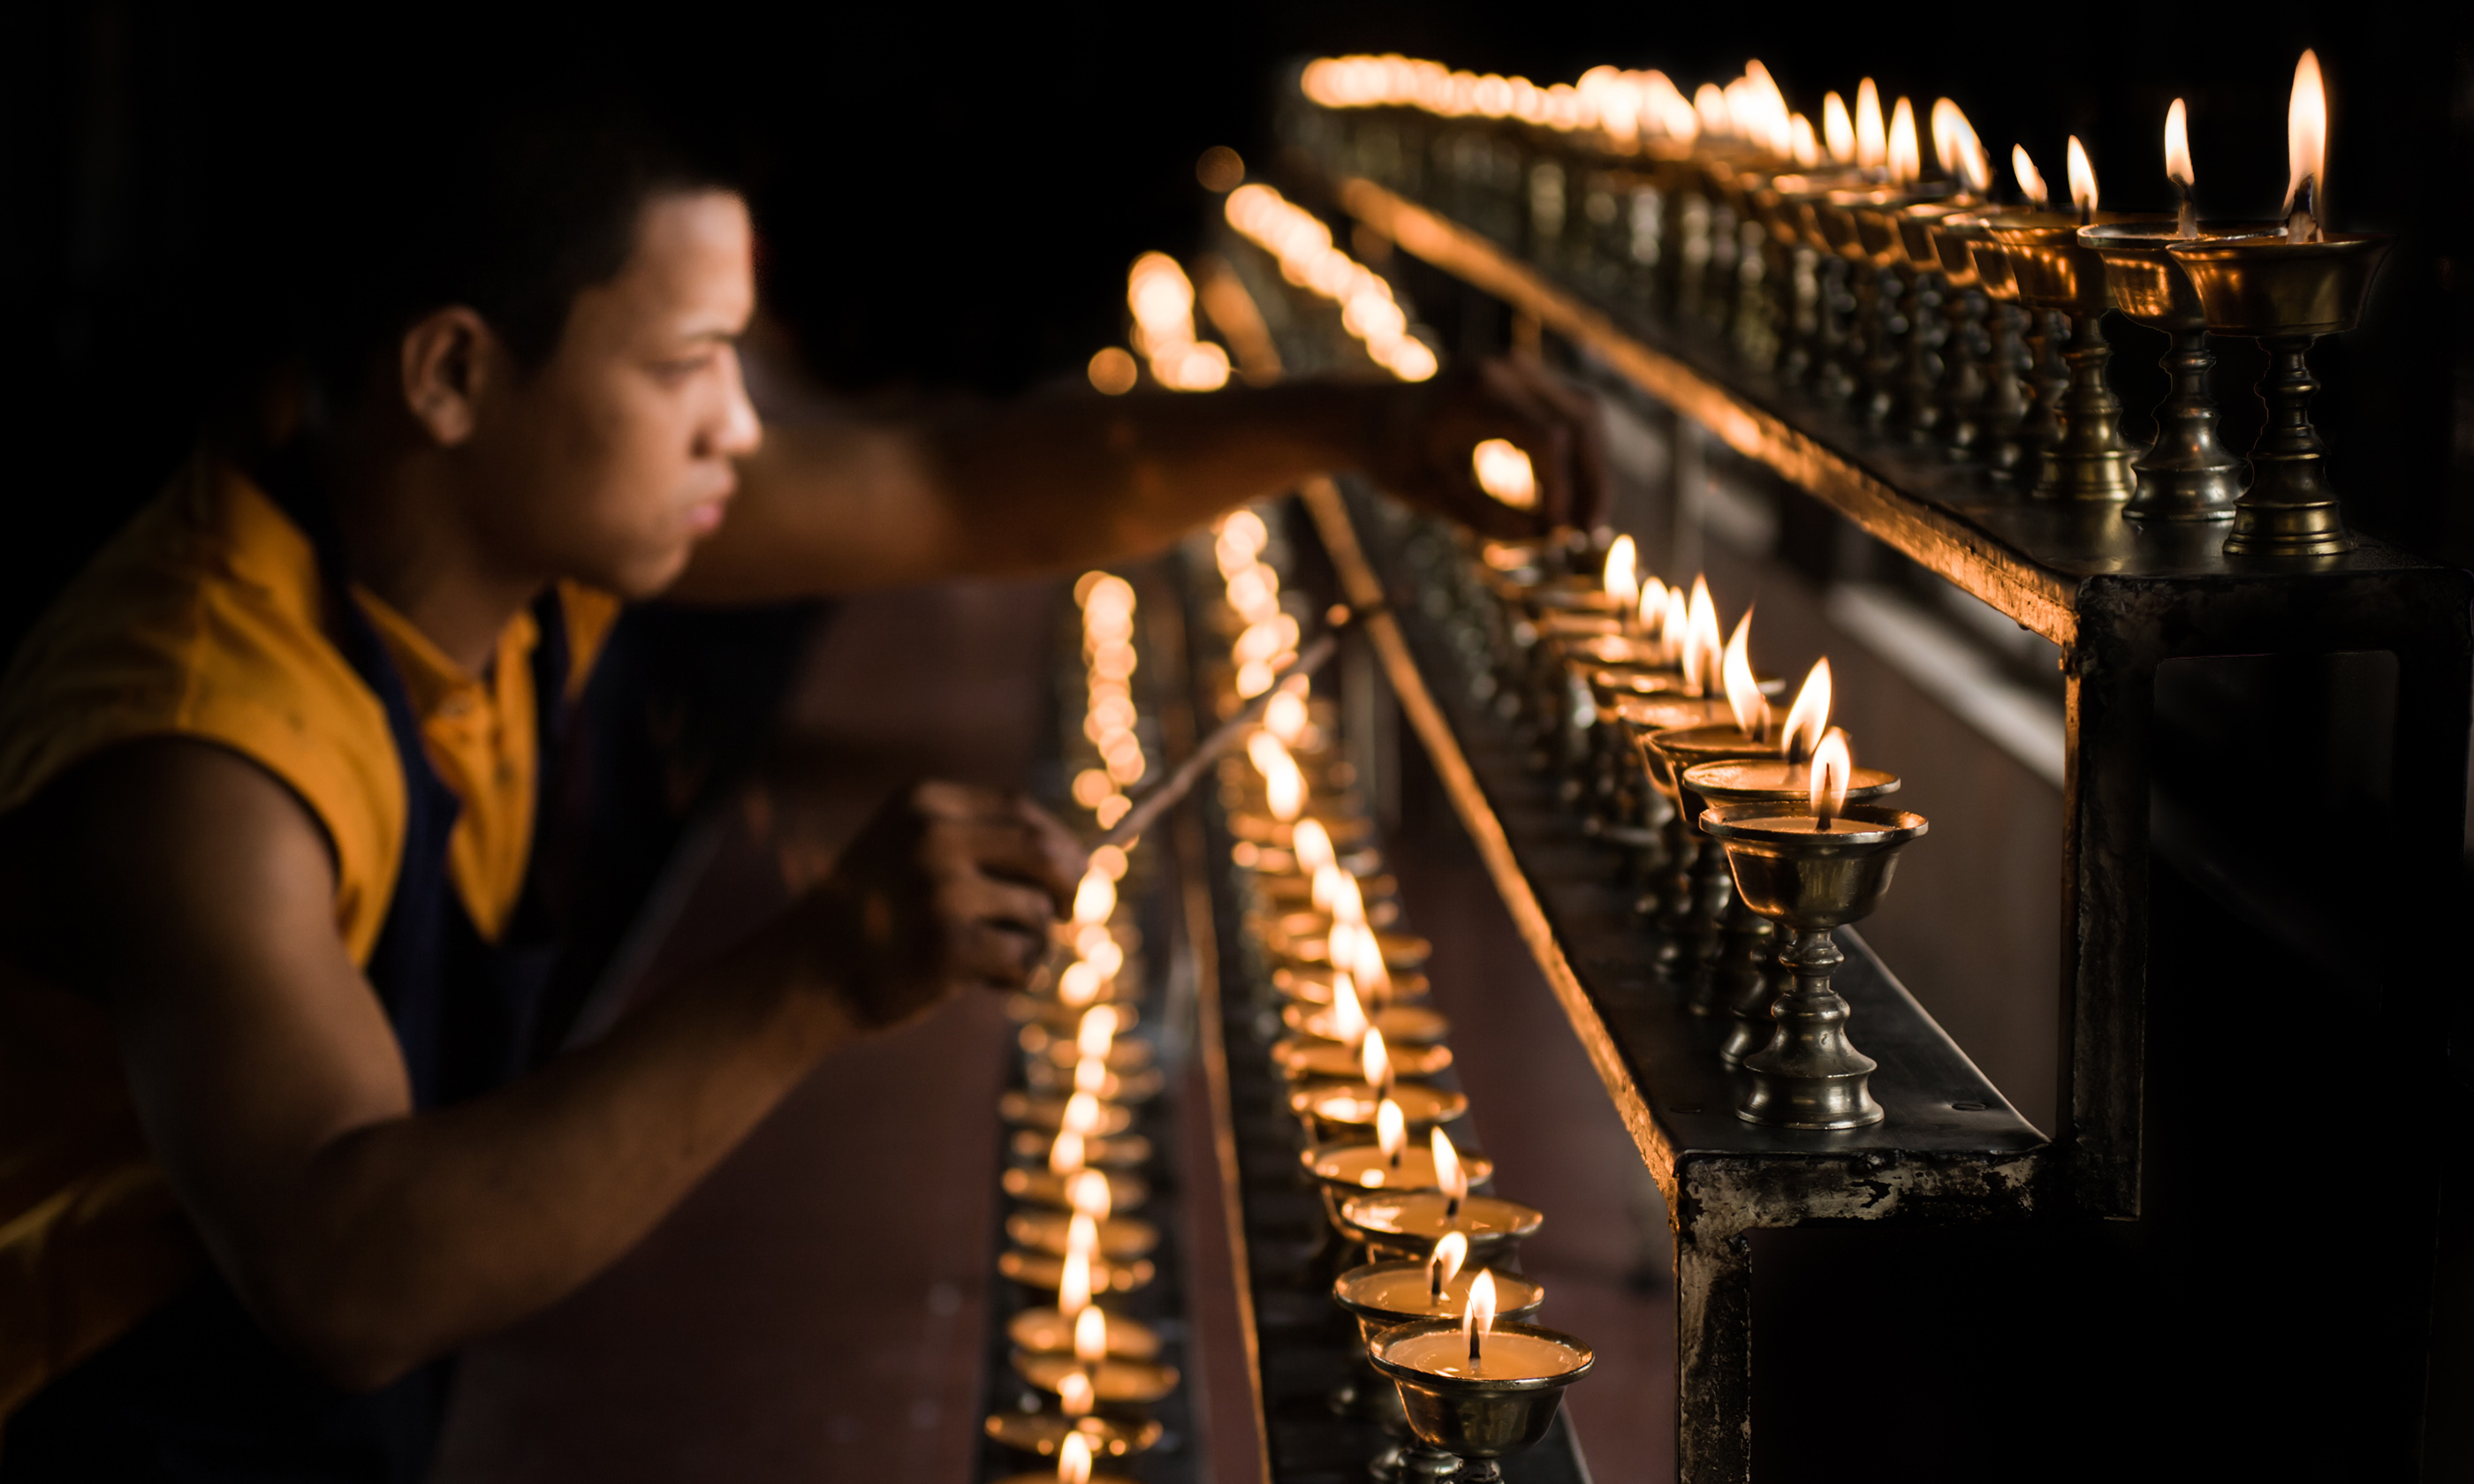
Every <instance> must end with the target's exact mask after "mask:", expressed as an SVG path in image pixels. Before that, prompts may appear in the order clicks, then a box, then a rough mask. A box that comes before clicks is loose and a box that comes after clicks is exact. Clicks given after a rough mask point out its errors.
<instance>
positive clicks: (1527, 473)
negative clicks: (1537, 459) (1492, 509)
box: [1469, 438, 1538, 510]
mask: <svg viewBox="0 0 2474 1484" xmlns="http://www.w3.org/2000/svg"><path fill="white" fill-rule="evenodd" d="M1469 468H1470V470H1471V471H1472V472H1474V473H1475V474H1476V476H1477V487H1478V488H1479V489H1481V490H1483V491H1486V492H1487V493H1488V494H1491V495H1492V496H1493V497H1494V498H1496V499H1498V500H1501V501H1502V502H1503V503H1504V504H1506V505H1509V506H1511V507H1512V508H1513V509H1514V510H1528V509H1531V508H1532V507H1534V506H1535V505H1537V503H1538V470H1537V468H1536V467H1534V466H1532V465H1531V464H1530V462H1529V455H1527V454H1525V453H1523V452H1521V451H1520V449H1519V448H1518V447H1517V446H1516V445H1515V444H1514V443H1511V442H1510V441H1508V440H1506V439H1500V438H1490V439H1488V440H1487V441H1486V442H1484V443H1480V444H1478V445H1477V446H1476V447H1475V448H1473V449H1471V450H1469Z"/></svg>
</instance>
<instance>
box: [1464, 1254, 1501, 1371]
mask: <svg viewBox="0 0 2474 1484" xmlns="http://www.w3.org/2000/svg"><path fill="white" fill-rule="evenodd" d="M1493 1332H1494V1275H1493V1274H1492V1272H1483V1273H1480V1274H1478V1276H1477V1281H1475V1282H1473V1283H1471V1284H1469V1296H1468V1307H1467V1308H1465V1309H1463V1310H1461V1334H1462V1336H1463V1337H1464V1338H1466V1339H1467V1341H1468V1353H1469V1364H1471V1365H1475V1364H1477V1362H1478V1358H1479V1357H1478V1350H1479V1348H1480V1346H1481V1344H1482V1343H1483V1342H1484V1341H1485V1339H1486V1337H1487V1336H1488V1335H1490V1334H1492V1333H1493Z"/></svg>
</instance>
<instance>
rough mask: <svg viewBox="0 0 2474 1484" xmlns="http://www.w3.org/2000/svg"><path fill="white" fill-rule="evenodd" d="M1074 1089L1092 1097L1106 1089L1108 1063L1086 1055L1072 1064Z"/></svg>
mask: <svg viewBox="0 0 2474 1484" xmlns="http://www.w3.org/2000/svg"><path fill="white" fill-rule="evenodd" d="M1074 1089H1075V1090H1076V1091H1078V1092H1088V1093H1090V1094H1091V1095H1092V1096H1093V1097H1098V1096H1099V1095H1100V1094H1101V1093H1103V1092H1105V1091H1107V1090H1108V1064H1107V1063H1105V1062H1103V1061H1101V1060H1100V1059H1099V1058H1098V1057H1093V1056H1086V1057H1084V1058H1082V1059H1081V1060H1080V1061H1079V1062H1076V1063H1075V1064H1074Z"/></svg>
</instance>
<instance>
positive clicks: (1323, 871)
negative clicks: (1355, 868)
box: [1298, 822, 1341, 912]
mask: <svg viewBox="0 0 2474 1484" xmlns="http://www.w3.org/2000/svg"><path fill="white" fill-rule="evenodd" d="M1309 823H1310V822H1309ZM1318 827H1320V826H1318ZM1304 830H1305V825H1304V824H1300V825H1298V832H1299V833H1303V832H1304ZM1340 875H1341V871H1340V867H1339V866H1337V865H1330V866H1318V867H1316V868H1315V872H1314V885H1313V887H1312V888H1311V889H1310V890H1311V891H1312V893H1313V897H1314V904H1315V905H1316V906H1317V907H1318V908H1320V909H1322V911H1324V912H1329V911H1330V910H1331V899H1332V896H1333V893H1334V892H1335V891H1336V889H1337V888H1336V887H1335V885H1334V883H1335V882H1337V881H1338V880H1339V879H1340Z"/></svg>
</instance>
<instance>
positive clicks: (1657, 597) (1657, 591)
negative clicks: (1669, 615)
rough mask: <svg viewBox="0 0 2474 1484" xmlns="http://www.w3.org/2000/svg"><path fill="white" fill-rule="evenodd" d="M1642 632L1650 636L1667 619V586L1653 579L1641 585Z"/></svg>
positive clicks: (1640, 610)
mask: <svg viewBox="0 0 2474 1484" xmlns="http://www.w3.org/2000/svg"><path fill="white" fill-rule="evenodd" d="M1639 613H1640V632H1641V633H1643V634H1648V633H1650V632H1652V631H1653V630H1655V629H1656V628H1657V627H1658V625H1659V623H1660V621H1661V620H1662V619H1664V618H1665V617H1666V584H1664V583H1662V582H1661V581H1659V580H1658V579H1657V578H1655V577H1651V578H1649V579H1647V580H1645V581H1644V582H1642V583H1641V585H1640V608H1639Z"/></svg>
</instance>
